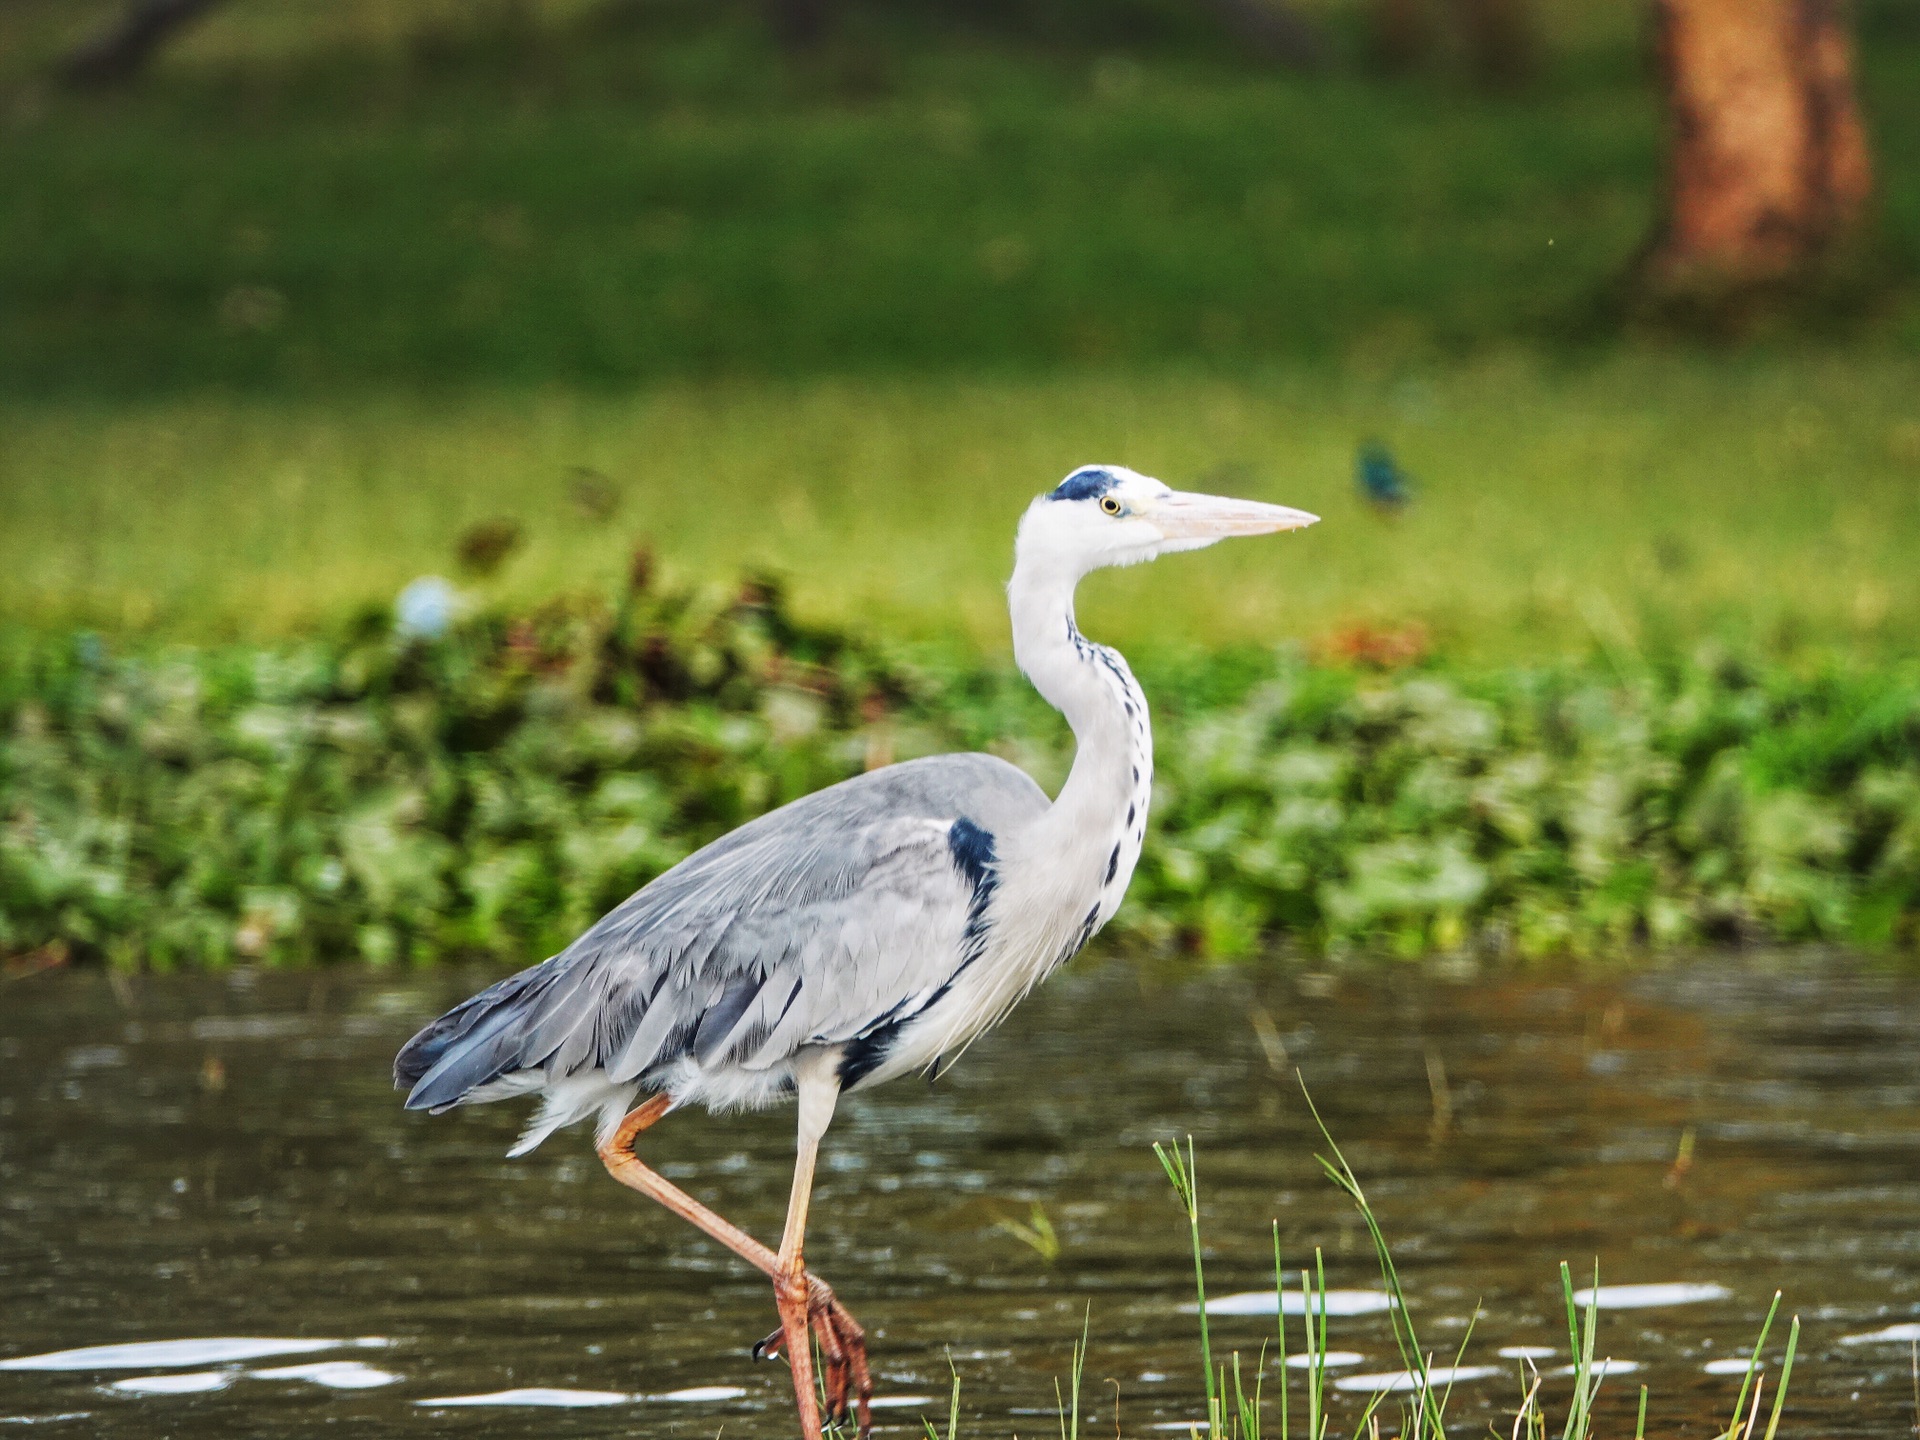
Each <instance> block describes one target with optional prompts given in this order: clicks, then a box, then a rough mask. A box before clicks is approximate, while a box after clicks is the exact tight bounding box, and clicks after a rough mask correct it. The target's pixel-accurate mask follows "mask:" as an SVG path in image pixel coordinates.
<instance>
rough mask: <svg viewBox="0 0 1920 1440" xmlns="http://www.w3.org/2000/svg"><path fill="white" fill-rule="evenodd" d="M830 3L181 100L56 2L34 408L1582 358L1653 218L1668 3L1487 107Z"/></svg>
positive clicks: (592, 13) (1570, 44)
mask: <svg viewBox="0 0 1920 1440" xmlns="http://www.w3.org/2000/svg"><path fill="white" fill-rule="evenodd" d="M837 8H838V9H839V13H840V22H839V28H838V30H837V32H836V34H835V36H834V37H833V39H832V41H831V43H830V44H828V45H826V46H824V47H823V48H822V49H820V50H819V51H816V52H814V53H812V54H810V55H806V56H800V57H795V56H789V55H782V54H781V53H780V52H779V51H778V50H777V48H776V47H775V46H774V45H773V44H772V42H771V40H770V39H769V37H768V36H767V34H766V33H765V27H764V23H763V19H762V16H761V13H760V10H759V8H758V7H756V6H738V7H726V6H722V7H716V6H707V5H695V4H691V3H678V0H669V3H662V4H658V5H651V4H650V5H645V6H641V5H620V4H611V3H605V4H582V3H575V0H539V3H533V0H522V3H515V4H495V5H485V4H482V5H473V6H446V5H436V4H428V3H421V0H394V3H390V4H387V5H374V4H369V3H355V4H345V5H335V6H325V5H316V4H311V3H301V4H290V5H282V6H248V5H232V6H227V7H223V8H222V9H221V10H220V11H219V12H217V13H216V14H215V15H214V16H213V17H212V18H211V19H210V20H209V21H208V22H207V23H206V24H205V25H204V26H203V27H202V28H201V29H200V30H199V31H198V32H197V33H196V34H194V35H191V36H189V37H188V38H187V39H186V40H185V41H184V42H183V43H182V44H181V46H180V47H179V49H178V50H177V51H175V52H173V53H171V54H169V55H168V56H167V57H165V58H164V61H163V63H162V64H161V66H160V68H159V70H158V72H157V73H156V74H155V75H154V76H153V77H152V78H151V81H150V83H148V84H146V85H144V86H143V87H141V88H139V89H137V90H135V91H134V92H132V93H130V94H123V95H115V96H100V95H80V96H74V95H69V94H63V93H61V92H60V91H58V90H57V89H54V88H53V87H51V86H49V85H47V84H46V83H44V81H42V80H40V79H38V78H36V72H35V70H34V69H33V68H32V67H33V64H34V62H35V60H36V59H37V60H38V61H39V62H41V63H42V64H44V63H45V62H47V61H49V60H50V59H51V56H52V54H53V53H55V52H56V51H57V48H58V46H57V44H56V43H55V37H56V36H62V37H65V38H69V39H70V38H72V36H73V35H74V34H75V33H77V32H79V31H81V30H83V29H84V21H82V20H77V19H75V18H74V17H75V15H76V14H79V13H83V7H76V6H71V5H54V4H52V3H50V0H21V3H17V4H15V5H13V6H10V7H8V10H7V12H6V13H4V14H0V52H9V51H10V52H11V53H10V58H9V59H7V60H5V61H0V94H3V95H4V99H5V100H6V105H5V108H4V111H0V115H4V120H3V121H0V123H4V125H5V127H6V128H5V131H4V134H5V143H6V150H7V183H6V185H5V186H4V187H0V333H4V334H5V336H6V337H7V339H6V343H5V344H4V345H0V387H4V388H7V389H12V390H18V391H23V392H26V393H32V394H44V393H48V392H49V391H52V392H70V391H78V392H81V393H108V394H114V395H120V396H140V395H144V394H149V393H152V392H153V391H155V390H178V389H194V388H198V387H204V386H208V385H223V386H236V387H241V388H247V389H270V390H280V391H288V390H292V391H296V392H310V391H312V390H313V389H315V388H316V387H317V388H320V389H324V390H332V389H334V388H338V387H343V386H344V387H352V386H355V385H359V386H366V385H389V384H394V383H399V384H403V385H408V386H428V387H433V388H445V387H448V386H453V385H475V384H479V385H489V384H492V385H520V384H534V385H538V384H551V383H563V384H584V385H601V386H604V385H608V384H628V383H632V382H636V381H651V380H659V379H663V378H673V377H684V376H688V375H700V376H714V375H730V376H740V375H759V376H765V375H787V376H792V375H811V374H817V373H821V372H826V373H834V374H868V375H875V374H878V375H888V374H893V373H895V372H897V371H899V370H901V369H907V370H915V371H928V370H935V371H943V372H950V371H953V370H956V369H960V370H974V369H980V368H988V369H1015V370H1019V371H1023V372H1029V373H1030V372H1033V371H1035V370H1040V369H1044V368H1046V367H1049V366H1053V365H1058V364H1062V363H1066V364H1074V365H1086V364H1100V365H1116V364H1117V365H1137V364H1142V363H1163V362H1166V361H1169V360H1177V361H1203V362H1206V363H1211V364H1217V365H1232V366H1237V365H1242V364H1246V363H1250V362H1255V363H1262V362H1271V361H1273V360H1275V359H1287V360H1293V361H1311V362H1314V363H1327V362H1339V363H1348V362H1354V363H1362V364H1366V363H1377V362H1378V361H1380V360H1382V359H1386V360H1388V361H1392V360H1395V359H1400V358H1406V357H1412V358H1416V359H1418V358H1423V357H1424V358H1432V357H1434V356H1439V355H1448V354H1459V353H1462V352H1463V351H1472V350H1474V349H1476V348H1479V347H1483V346H1485V345H1488V344H1495V345H1498V344H1504V343H1507V342H1510V341H1511V340H1512V339H1514V338H1515V337H1516V336H1530V337H1532V338H1534V339H1537V340H1551V339H1568V338H1570V337H1578V336H1581V335H1584V334H1587V333H1588V331H1589V330H1590V329H1591V325H1590V322H1592V321H1593V320H1594V319H1595V316H1594V311H1593V302H1594V301H1595V299H1596V297H1597V296H1598V295H1599V294H1600V293H1601V292H1602V291H1604V290H1605V288H1606V286H1607V285H1608V283H1609V282H1610V281H1611V279H1612V278H1613V277H1615V276H1617V275H1618V274H1619V272H1620V271H1621V269H1622V268H1623V267H1624V266H1625V264H1626V263H1627V261H1628V260H1629V259H1630V257H1631V256H1632V255H1633V253H1634V251H1635V249H1636V247H1637V246H1638V245H1639V244H1640V243H1641V242H1642V240H1643V239H1644V237H1645V236H1646V234H1647V231H1648V228H1649V226H1650V224H1651V221H1652V216H1653V209H1654V204H1655V197H1656V194H1657V190H1658V164H1659V160H1658V142H1657V112H1656V106H1655V100H1654V94H1653V89H1652V86H1651V85H1650V84H1649V83H1648V80H1647V77H1646V73H1645V68H1644V64H1643V58H1642V52H1641V41H1640V36H1639V33H1638V14H1637V11H1636V10H1635V9H1634V7H1631V6H1609V7H1600V6H1579V5H1550V6H1543V7H1541V17H1542V28H1543V51H1544V58H1543V60H1542V64H1541V69H1540V72H1539V73H1538V75H1537V76H1536V77H1535V79H1534V80H1533V82H1532V83H1530V84H1527V85H1523V86H1522V87H1520V88H1519V89H1518V90H1516V91H1513V92H1511V93H1502V94H1491V95H1489V94H1484V93H1480V92H1477V91H1475V90H1474V89H1472V88H1471V87H1470V86H1468V85H1467V84H1465V83H1464V82H1463V81H1462V79H1461V78H1460V77H1459V76H1458V75H1457V74H1449V73H1447V72H1446V71H1445V70H1444V69H1442V70H1439V71H1431V72H1427V73H1420V74H1415V75H1413V76H1411V77H1403V78H1399V79H1390V78H1383V77H1381V76H1379V75H1377V74H1373V73H1370V72H1369V71H1368V70H1367V69H1366V67H1365V66H1364V64H1363V63H1362V62H1361V60H1360V57H1359V55H1358V53H1356V52H1357V50H1358V48H1359V47H1358V46H1354V47H1350V49H1349V53H1348V54H1347V55H1346V56H1345V60H1344V63H1343V64H1341V65H1339V66H1337V67H1336V68H1334V69H1333V70H1331V71H1329V72H1328V73H1326V74H1322V75H1317V76H1307V77H1303V76H1300V75H1296V74H1289V73H1286V72H1276V71H1274V70H1272V69H1270V68H1266V67H1262V66H1260V65H1258V64H1257V63H1254V62H1252V61H1250V60H1248V59H1247V58H1246V57H1245V56H1244V55H1242V54H1240V53H1238V50H1237V47H1235V46H1234V45H1233V44H1232V42H1231V41H1229V40H1226V39H1224V38H1223V37H1222V36H1220V35H1219V34H1218V33H1217V30H1215V29H1210V28H1209V26H1208V24H1207V23H1206V22H1205V20H1204V19H1196V17H1199V16H1201V14H1202V10H1201V7H1195V6H1191V5H1179V4H1157V3H1142V4H1133V5H1124V6H1099V5H1087V6H1081V7H1077V8H1076V7H1073V6H1067V7H1052V8H1053V10H1054V11H1056V12H1058V14H1057V16H1056V18H1057V19H1058V21H1059V23H1058V24H1057V26H1056V27H1055V29H1054V30H1053V31H1049V32H1046V33H1039V34H1036V33H1031V31H1030V30H1029V31H1028V32H1023V33H1008V31H1007V29H1006V27H1005V26H1004V25H999V26H997V27H996V24H995V23H994V21H993V20H992V19H991V18H990V17H989V18H987V19H984V20H982V22H981V23H978V24H975V23H970V22H969V20H968V19H967V18H966V14H967V8H968V7H954V9H953V10H952V11H947V10H945V9H943V8H942V7H920V6H885V5H859V4H849V5H847V6H844V7H837ZM979 8H981V9H982V10H984V11H988V12H992V13H993V14H998V15H999V16H1000V18H1001V19H1002V20H1005V19H1006V18H1007V17H1008V15H1010V14H1011V15H1018V14H1021V13H1023V12H1026V11H1030V12H1032V13H1033V14H1034V15H1039V14H1042V13H1045V12H1047V11H1048V8H1049V7H1043V6H1035V7H1021V6H1009V7H979ZM1314 8H1316V9H1318V10H1323V11H1327V12H1329V13H1330V15H1331V18H1332V19H1333V21H1334V22H1335V26H1336V30H1339V29H1340V27H1341V26H1342V25H1344V24H1345V23H1346V22H1347V21H1348V20H1350V19H1355V20H1357V15H1358V12H1359V9H1360V7H1357V6H1352V5H1342V4H1332V5H1327V6H1320V7H1314ZM1883 8H1885V9H1887V10H1888V12H1889V13H1888V15H1887V16H1886V17H1885V18H1882V9H1883ZM1894 8H1895V7H1870V11H1871V13H1870V17H1869V18H1870V21H1871V23H1870V25H1869V34H1868V39H1867V43H1866V45H1865V48H1864V55H1865V61H1864V85H1865V89H1866V95H1867V101H1868V112H1869V118H1870V120H1871V122H1872V124H1873V128H1874V132H1875V136H1876V141H1877V144H1878V146H1879V148H1880V160H1881V164H1880V174H1881V177H1882V181H1883V187H1884V191H1885V201H1884V206H1883V211H1884V216H1885V222H1886V223H1885V229H1886V244H1885V250H1886V255H1887V258H1888V259H1889V260H1890V261H1891V262H1892V268H1893V269H1894V270H1895V271H1898V270H1899V269H1900V268H1901V267H1902V266H1906V267H1909V268H1910V267H1911V266H1912V265H1913V263H1914V261H1915V260H1916V257H1920V151H1917V150H1916V146H1917V145H1920V141H1917V140H1916V136H1920V98H1916V97H1920V36H1916V35H1915V34H1914V33H1913V31H1912V28H1911V27H1910V26H1903V25H1901V24H1898V23H1896V21H1895V16H1894V15H1893V13H1892V12H1893V10H1894ZM110 9H111V7H108V6H95V7H94V14H95V16H96V18H99V17H101V16H103V15H104V13H106V12H107V11H109V10H110ZM1901 13H1904V12H1901ZM7 41H11V42H12V43H11V45H9V44H8V43H6V42H7ZM1917 317H1920V312H1916V310H1915V309H1914V307H1913V304H1912V302H1911V299H1910V298H1903V297H1902V296H1901V294H1900V293H1899V292H1898V291H1895V292H1892V293H1890V294H1888V295H1886V296H1884V297H1883V298H1882V300H1881V301H1879V302H1877V303H1876V305H1875V306H1873V307H1870V313H1869V315H1868V317H1867V319H1866V332H1867V334H1868V335H1869V336H1871V337H1877V338H1876V339H1875V343H1883V344H1884V343H1892V344H1905V345H1908V346H1911V345H1912V344H1913V343H1914V341H1915V339H1916V336H1920V330H1917V329H1916V324H1920V319H1917ZM1604 328H1605V327H1604V325H1603V326H1602V329H1604Z"/></svg>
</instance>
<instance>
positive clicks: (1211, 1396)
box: [1153, 1135, 1225, 1440]
mask: <svg viewBox="0 0 1920 1440" xmlns="http://www.w3.org/2000/svg"><path fill="white" fill-rule="evenodd" d="M1153 1153H1154V1154H1155V1155H1156V1156H1158V1157H1159V1160H1160V1168H1161V1169H1162V1170H1164V1171H1166V1172H1167V1183H1168V1184H1170V1185H1172V1186H1173V1193H1174V1195H1175V1196H1176V1197H1177V1198H1178V1199H1179V1201H1180V1207H1181V1209H1183V1210H1185V1211H1186V1212H1187V1232H1188V1235H1189V1236H1190V1238H1191V1240H1192V1242H1193V1291H1194V1296H1195V1298H1196V1299H1197V1300H1198V1301H1199V1303H1200V1368H1201V1371H1202V1373H1203V1374H1204V1375H1205V1376H1206V1383H1207V1432H1208V1434H1210V1435H1212V1436H1213V1437H1214V1440H1225V1437H1224V1436H1222V1435H1221V1434H1220V1428H1221V1426H1220V1391H1219V1389H1218V1386H1217V1384H1216V1380H1215V1376H1214V1371H1213V1340H1212V1337H1211V1336H1210V1335H1209V1334H1208V1332H1207V1276H1206V1266H1205V1264H1204V1263H1203V1261H1202V1259H1201V1255H1200V1172H1199V1168H1198V1166H1197V1165H1196V1164H1195V1163H1194V1155H1193V1137H1192V1136H1191V1135H1189V1136H1188V1137H1187V1153H1186V1154H1185V1155H1184V1156H1183V1155H1181V1153H1180V1146H1179V1145H1178V1144H1177V1143H1176V1144H1174V1145H1171V1146H1165V1145H1161V1144H1160V1143H1159V1142H1158V1141H1155V1142H1154V1146H1153Z"/></svg>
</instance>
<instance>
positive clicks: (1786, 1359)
mask: <svg viewBox="0 0 1920 1440" xmlns="http://www.w3.org/2000/svg"><path fill="white" fill-rule="evenodd" d="M1799 1348H1800V1317H1799V1316H1798V1315H1796V1316H1794V1317H1793V1328H1792V1329H1790V1330H1789V1331H1787V1353H1786V1354H1785V1356H1783V1357H1782V1358H1781V1361H1780V1383H1779V1384H1778V1385H1776V1386H1775V1387H1774V1391H1773V1409H1772V1411H1771V1412H1770V1413H1769V1414H1768V1415H1767V1436H1766V1440H1773V1437H1774V1434H1775V1432H1777V1431H1778V1430H1779V1429H1780V1410H1781V1407H1782V1406H1784V1405H1785V1404H1786V1403H1787V1384H1788V1382H1789V1381H1791V1380H1792V1379H1793V1356H1794V1352H1795V1351H1797V1350H1798V1349H1799Z"/></svg>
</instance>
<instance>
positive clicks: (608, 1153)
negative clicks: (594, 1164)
mask: <svg viewBox="0 0 1920 1440" xmlns="http://www.w3.org/2000/svg"><path fill="white" fill-rule="evenodd" d="M672 1108H673V1099H672V1097H671V1096H667V1095H655V1096H654V1097H653V1098H652V1099H651V1100H649V1101H647V1102H646V1104H644V1105H641V1106H639V1107H638V1108H637V1109H635V1110H634V1111H632V1112H631V1113H630V1114H629V1115H628V1116H627V1118H626V1119H624V1120H622V1121H621V1122H620V1128H619V1129H617V1130H615V1131H614V1132H613V1134H611V1135H609V1136H608V1137H607V1138H606V1140H605V1141H604V1142H602V1143H601V1145H600V1146H599V1147H598V1148H599V1152H600V1163H601V1164H602V1165H605V1166H606V1167H607V1173H608V1174H609V1175H611V1176H613V1178H614V1179H616V1180H618V1181H619V1182H620V1183H621V1184H622V1185H625V1186H627V1187H628V1188H629V1189H632V1190H638V1191H639V1192H640V1193H641V1194H642V1195H644V1196H646V1197H647V1198H648V1199H649V1200H657V1201H659V1202H660V1203H661V1204H662V1205H664V1206H666V1207H667V1209H669V1210H671V1211H672V1212H673V1213H674V1214H676V1215H678V1216H679V1217H680V1218H681V1219H682V1220H687V1221H690V1222H692V1223H693V1224H694V1225H695V1226H697V1227H698V1228H699V1229H701V1230H703V1231H705V1232H706V1233H707V1234H708V1235H711V1236H712V1237H713V1238H714V1239H715V1240H718V1241H719V1242H720V1243H721V1244H722V1245H724V1246H726V1247H727V1248H728V1249H729V1250H731V1251H733V1253H734V1254H736V1255H738V1256H739V1257H740V1258H741V1259H742V1260H744V1261H746V1262H747V1263H748V1264H749V1265H751V1266H753V1268H754V1269H756V1270H758V1271H760V1273H761V1274H763V1275H775V1274H778V1273H779V1268H780V1265H779V1256H777V1255H775V1254H774V1253H773V1251H772V1250H770V1249H768V1248H767V1247H766V1246H765V1245H762V1244H761V1243H760V1242H759V1241H758V1240H756V1239H754V1238H753V1237H752V1236H751V1235H749V1234H747V1232H746V1231H744V1230H742V1229H741V1228H740V1227H739V1226H738V1225H735V1224H734V1223H733V1222H732V1221H730V1220H725V1219H722V1218H721V1217H720V1216H718V1215H716V1214H714V1212H713V1211H711V1210H709V1209H708V1208H707V1207H706V1206H704V1205H702V1204H701V1203H700V1202H699V1201H698V1200H696V1199H694V1198H693V1197H692V1196H691V1195H689V1194H687V1192H686V1191H684V1190H682V1189H681V1188H680V1187H679V1186H678V1185H675V1184H674V1183H673V1182H672V1181H671V1180H669V1179H667V1178H666V1177H665V1176H664V1175H661V1174H659V1173H658V1172H657V1171H654V1170H651V1169H649V1168H648V1167H647V1166H645V1165H643V1164H642V1163H641V1162H640V1157H639V1156H638V1155H635V1154H634V1153H633V1142H634V1141H635V1140H636V1139H638V1138H639V1135H640V1132H641V1131H642V1130H645V1129H647V1128H648V1127H649V1126H650V1125H652V1124H653V1123H654V1122H655V1121H656V1120H658V1119H659V1118H660V1117H661V1116H662V1115H664V1114H666V1113H667V1111H669V1110H671V1109H672Z"/></svg>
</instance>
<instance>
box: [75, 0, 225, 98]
mask: <svg viewBox="0 0 1920 1440" xmlns="http://www.w3.org/2000/svg"><path fill="white" fill-rule="evenodd" d="M214 4H215V0H132V3H131V4H129V5H128V6H127V8H126V10H125V12H124V13H122V15H121V16H120V19H119V20H118V21H117V22H116V23H115V24H113V25H110V26H108V27H107V29H105V30H104V31H102V32H101V33H100V34H98V35H96V36H94V38H93V39H91V40H89V41H87V43H86V44H84V45H82V46H81V47H80V48H79V49H77V50H75V51H73V52H72V53H71V54H70V55H68V56H67V57H66V59H65V60H63V61H61V62H60V78H61V79H62V80H64V81H66V83H67V84H69V85H73V86H76V87H80V88H100V87H105V86H109V85H123V84H125V83H126V82H127V81H129V80H132V79H133V78H134V77H135V76H137V75H138V74H139V73H140V72H141V71H142V70H144V69H146V67H147V62H148V61H149V60H151V59H152V58H153V57H154V54H155V53H156V52H157V51H158V50H159V49H160V47H161V46H162V45H164V44H166V42H167V41H168V40H169V39H171V38H172V37H173V36H175V35H177V34H178V33H179V32H180V31H181V30H182V29H184V28H185V27H186V26H187V25H188V24H189V23H191V22H192V21H194V20H196V19H198V18H199V17H200V16H201V15H202V14H204V13H205V12H206V11H208V10H211V9H212V8H213V6H214Z"/></svg>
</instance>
